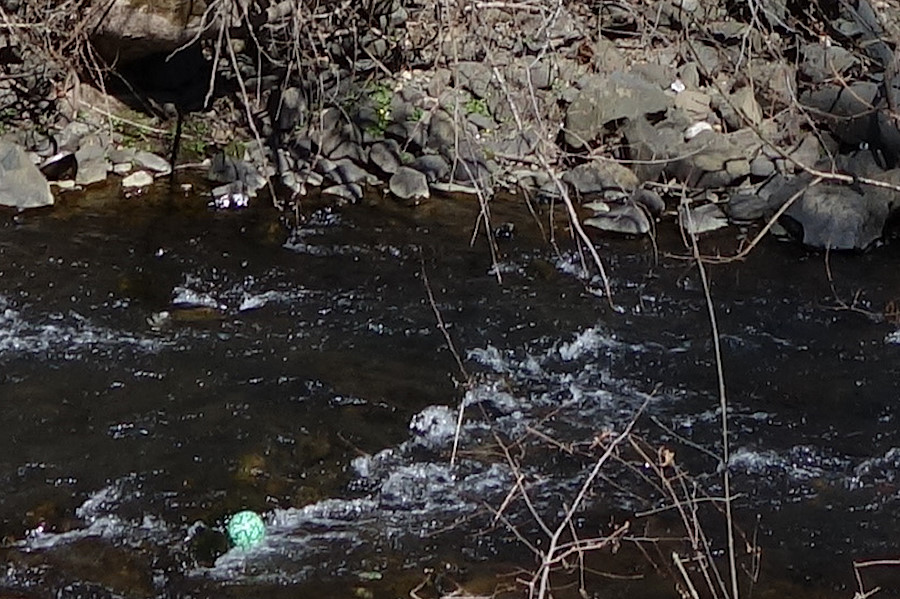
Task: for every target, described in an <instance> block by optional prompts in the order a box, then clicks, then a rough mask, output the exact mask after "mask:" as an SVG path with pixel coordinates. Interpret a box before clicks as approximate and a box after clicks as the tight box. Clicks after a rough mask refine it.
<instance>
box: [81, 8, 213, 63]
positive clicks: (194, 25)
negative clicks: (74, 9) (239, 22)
mask: <svg viewBox="0 0 900 599" xmlns="http://www.w3.org/2000/svg"><path fill="white" fill-rule="evenodd" d="M205 9H206V3H205V2H194V1H193V0H94V1H93V2H92V4H91V7H90V8H89V9H88V20H87V27H86V31H90V32H91V41H92V42H93V44H94V47H95V48H96V49H97V51H98V52H99V53H100V55H101V56H102V57H103V58H104V59H106V60H107V61H108V62H110V63H113V62H115V63H117V64H120V65H121V64H125V63H128V62H131V61H134V60H137V59H139V58H143V57H145V56H150V55H152V54H159V53H162V52H172V51H173V50H175V49H177V48H180V47H181V46H184V45H186V44H188V43H189V42H190V41H191V40H192V39H194V38H195V37H197V35H199V34H200V33H201V31H202V17H203V12H204V10H205Z"/></svg>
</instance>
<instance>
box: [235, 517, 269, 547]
mask: <svg viewBox="0 0 900 599" xmlns="http://www.w3.org/2000/svg"><path fill="white" fill-rule="evenodd" d="M226 528H227V530H228V539H229V540H230V541H231V543H232V544H233V545H234V546H235V547H239V548H241V549H249V548H250V547H253V546H254V545H256V544H257V543H259V542H260V541H262V540H263V537H265V536H266V524H265V523H264V522H263V519H262V518H260V517H259V514H257V513H256V512H252V511H250V510H245V511H243V512H238V513H237V514H235V515H234V516H232V517H231V518H229V520H228V525H227V527H226Z"/></svg>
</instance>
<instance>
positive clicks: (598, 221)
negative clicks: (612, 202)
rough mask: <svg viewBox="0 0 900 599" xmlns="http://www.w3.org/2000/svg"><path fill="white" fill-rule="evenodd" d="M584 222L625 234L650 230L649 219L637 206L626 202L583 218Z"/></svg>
mask: <svg viewBox="0 0 900 599" xmlns="http://www.w3.org/2000/svg"><path fill="white" fill-rule="evenodd" d="M584 224H586V225H588V226H590V227H594V228H596V229H601V230H603V231H611V232H613V233H624V234H626V235H646V234H647V233H649V232H650V219H649V218H648V217H647V214H646V212H644V210H642V209H641V208H640V207H639V206H636V205H635V204H632V203H631V202H628V203H627V204H623V205H620V206H611V207H610V209H609V212H606V213H603V214H598V215H597V216H594V217H592V218H586V219H584Z"/></svg>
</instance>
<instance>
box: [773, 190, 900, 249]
mask: <svg viewBox="0 0 900 599" xmlns="http://www.w3.org/2000/svg"><path fill="white" fill-rule="evenodd" d="M861 191H862V190H856V189H853V188H852V187H849V186H846V185H834V184H827V183H826V184H821V185H817V186H815V187H811V188H809V189H807V190H806V192H805V193H804V194H803V196H802V197H801V198H800V199H798V200H797V201H796V202H795V203H794V204H793V205H792V206H791V207H790V208H789V209H788V211H787V212H786V213H785V216H786V217H788V218H789V219H791V220H793V221H794V222H795V223H796V224H797V225H799V227H800V228H801V229H802V239H803V243H804V244H805V245H808V246H812V247H816V248H823V249H832V250H852V249H865V248H867V247H869V246H870V245H871V244H872V243H873V242H875V241H876V240H877V239H879V238H880V237H881V235H882V233H883V231H884V225H885V222H886V221H887V219H888V217H889V216H890V214H891V213H892V212H894V211H896V210H897V208H898V205H897V204H896V203H895V202H893V201H892V200H891V195H892V192H888V191H886V190H883V189H880V188H866V189H865V190H864V193H861ZM788 228H789V229H790V227H788ZM796 228H797V227H794V229H796Z"/></svg>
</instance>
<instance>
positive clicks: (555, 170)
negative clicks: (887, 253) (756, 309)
mask: <svg viewBox="0 0 900 599" xmlns="http://www.w3.org/2000/svg"><path fill="white" fill-rule="evenodd" d="M113 4H115V5H116V6H117V7H118V8H119V9H121V10H125V11H126V12H127V10H128V7H127V3H125V4H123V5H122V6H119V3H113ZM168 5H171V7H170V8H171V10H173V11H174V12H173V13H172V14H170V15H169V17H168V19H169V25H171V24H172V21H173V19H175V20H177V19H176V17H177V18H180V19H181V20H180V21H178V23H180V25H179V26H178V27H174V29H173V28H172V27H168V29H166V30H165V35H162V34H160V40H158V42H153V34H152V33H148V31H146V30H142V32H140V35H139V37H140V44H136V43H135V44H132V45H130V46H129V53H130V54H129V56H128V58H135V57H134V56H131V54H134V53H135V52H136V51H137V49H141V51H142V52H146V51H149V50H151V49H154V48H157V49H159V48H163V47H165V50H166V51H169V50H171V49H172V48H173V47H174V46H175V45H176V44H179V43H183V42H184V39H186V38H190V39H194V38H197V39H198V40H200V38H202V37H203V35H213V37H214V34H215V33H216V32H217V31H222V30H223V29H221V28H219V29H217V23H218V25H219V26H220V27H228V28H231V29H232V30H235V28H236V26H237V25H245V26H249V27H256V28H257V33H258V36H257V37H255V38H254V39H253V43H254V44H256V45H257V46H256V47H259V48H261V49H263V50H265V52H264V53H263V54H262V55H257V58H256V59H254V60H251V59H250V58H249V55H248V54H247V55H245V54H242V53H241V50H242V49H243V48H245V46H246V45H245V46H242V45H241V44H240V43H238V42H240V40H235V41H234V43H233V44H232V47H231V51H227V49H226V51H222V46H221V45H219V46H216V45H215V44H213V46H212V48H213V49H215V50H216V55H218V56H219V57H220V64H216V65H212V66H211V68H213V69H214V70H215V71H216V72H218V73H219V77H220V79H224V80H229V78H230V81H231V82H233V83H234V84H235V85H234V87H235V88H236V89H240V90H242V91H241V93H240V94H239V95H238V97H237V99H238V100H239V101H242V102H244V103H245V104H246V105H247V106H248V108H249V110H247V111H234V113H235V114H238V115H243V116H246V115H248V114H251V115H252V122H246V121H245V122H243V123H242V125H243V126H246V127H247V129H248V130H253V131H254V132H255V133H257V134H258V136H256V135H254V137H256V138H257V143H255V144H250V145H252V146H253V150H252V151H251V152H249V153H248V156H250V155H252V158H253V159H252V160H250V161H249V162H243V161H234V160H231V159H227V158H225V157H224V156H223V157H220V158H218V159H217V161H215V162H214V164H213V167H212V169H211V178H212V179H213V180H215V181H218V182H221V183H223V185H222V186H221V187H220V188H217V191H216V195H217V197H218V198H224V200H223V201H225V202H227V203H229V205H231V204H235V203H240V202H242V201H244V200H245V199H246V198H247V197H249V196H250V195H252V194H253V193H255V192H256V190H257V189H259V188H260V187H261V186H262V185H263V182H264V181H265V180H266V179H267V178H268V177H270V176H272V175H275V177H274V178H275V180H276V181H277V182H278V183H279V184H281V185H284V186H285V187H286V188H288V189H289V190H290V191H291V192H292V193H293V194H294V195H295V196H300V195H303V194H305V193H307V192H308V190H309V189H310V188H321V192H322V193H323V194H326V195H328V196H332V197H334V198H336V199H337V200H339V201H351V202H352V201H357V200H359V199H361V198H362V197H363V194H364V193H365V189H366V188H367V187H370V186H377V187H380V188H382V189H384V190H386V191H389V192H390V193H392V194H393V195H395V196H397V197H399V198H401V199H404V200H409V201H413V202H418V201H423V200H426V199H428V198H429V197H430V196H431V195H432V194H433V193H434V192H435V191H454V192H469V193H474V194H478V195H480V196H481V197H483V198H489V197H491V196H492V195H493V194H494V193H496V192H497V191H507V192H513V193H525V194H528V195H529V196H530V197H532V198H535V199H537V200H538V201H545V202H555V201H560V200H561V199H564V198H563V196H568V197H569V198H573V199H574V200H575V201H576V203H578V204H579V205H580V206H581V207H582V209H583V217H584V219H585V223H586V224H588V225H591V226H593V227H595V228H598V229H602V230H605V231H615V232H620V233H627V234H635V235H642V234H648V233H649V232H651V231H652V229H653V221H654V219H658V218H660V217H661V216H664V215H672V217H673V220H675V221H676V222H679V223H680V224H681V226H684V227H685V228H687V229H689V230H690V231H692V232H694V233H696V234H702V233H705V232H708V231H711V230H715V229H717V228H720V227H723V226H726V225H727V224H728V223H746V222H749V221H754V220H761V219H770V218H773V216H774V215H780V219H781V223H782V224H783V225H784V228H785V229H786V230H787V231H794V232H796V233H797V234H798V236H799V238H800V239H802V241H803V242H804V243H806V244H808V245H811V246H815V247H827V248H835V249H850V248H865V247H868V246H870V245H871V244H872V243H874V242H875V241H877V240H878V239H879V238H880V237H881V236H882V235H883V230H884V227H885V223H886V222H888V220H889V219H890V218H891V217H892V215H894V214H897V212H898V209H900V203H898V202H897V201H896V200H895V199H894V198H895V196H896V195H897V194H896V188H897V186H896V185H895V182H900V175H898V174H897V171H896V170H895V168H896V167H897V166H898V162H900V129H898V127H897V123H896V118H895V117H896V114H897V111H896V110H895V107H896V106H897V105H898V100H897V96H898V88H900V77H898V69H897V68H896V64H897V63H898V62H900V61H898V60H896V59H895V56H894V51H893V46H892V45H891V44H888V43H887V42H886V41H885V40H890V39H894V38H895V37H896V35H895V31H896V30H897V29H898V28H897V27H895V25H894V24H892V23H891V22H890V21H886V20H884V19H883V18H882V17H884V16H885V15H889V14H890V11H889V10H885V9H884V8H883V7H880V9H881V12H880V13H879V12H877V11H876V10H875V8H873V6H872V4H871V3H870V2H869V0H854V1H852V2H846V3H840V4H839V5H835V6H834V7H831V8H829V9H828V10H831V12H830V13H828V14H825V13H822V14H819V15H813V17H816V16H817V18H819V22H820V23H826V25H825V26H823V27H824V28H823V29H821V31H820V32H819V34H818V35H816V36H806V35H805V34H804V32H805V31H809V30H811V27H809V20H810V18H811V16H810V14H809V12H808V11H804V10H801V9H799V8H797V7H793V6H788V4H786V3H784V2H783V1H782V0H760V2H759V3H757V5H758V7H759V11H758V12H753V11H750V12H748V13H747V14H741V13H740V12H737V13H735V12H734V11H730V9H729V6H730V5H729V4H728V3H726V2H724V1H723V2H716V1H713V2H704V3H698V2H694V1H688V0H665V1H663V2H660V3H653V5H652V6H649V5H648V6H644V5H634V6H632V5H628V7H627V9H626V8H625V7H622V6H618V5H614V4H613V3H600V5H599V6H592V5H588V4H585V3H580V2H572V3H562V4H560V3H556V2H546V3H545V2H536V3H531V4H528V5H527V6H517V5H513V4H509V5H507V4H486V5H483V6H482V5H471V6H470V5H468V4H467V3H461V4H458V5H456V4H455V5H453V6H452V7H451V6H446V5H445V3H439V2H437V1H436V0H422V1H421V2H418V3H416V4H415V5H408V4H407V3H404V2H402V1H401V0H384V1H381V2H373V3H367V4H365V6H356V5H351V4H347V3H344V4H340V5H337V4H335V5H331V4H329V5H328V6H324V7H319V8H317V5H316V6H313V5H309V6H307V5H305V4H302V3H301V4H298V3H295V2H277V3H276V2H263V1H260V2H256V3H251V4H250V9H249V10H248V11H243V12H242V11H238V12H237V13H231V12H227V11H224V10H220V11H218V12H214V13H206V14H195V13H191V12H190V11H187V12H185V10H182V9H180V8H178V6H177V5H178V2H170V3H167V6H168ZM755 6H756V5H755ZM173 7H174V8H173ZM326 9H327V10H326ZM131 10H137V9H131ZM142 10H143V9H142ZM148 10H149V9H148ZM164 10H165V9H164V8H162V7H155V8H154V9H153V10H152V11H150V12H151V13H152V15H149V16H148V15H147V14H143V13H142V14H143V17H144V18H143V19H131V20H129V19H125V18H123V19H121V21H122V23H128V22H132V23H134V22H140V23H145V24H146V23H149V22H158V21H160V19H163V17H161V16H160V15H161V11H164ZM298 10H305V11H316V10H319V11H320V12H319V13H315V14H314V15H307V14H305V13H304V15H303V16H304V20H303V23H304V24H305V26H306V27H315V28H318V29H317V31H318V32H319V33H327V34H328V35H298V34H299V33H301V32H300V31H299V30H298V29H296V28H297V27H298V26H299V25H298V23H299V21H298V15H297V14H296V11H298ZM597 10H599V11H600V13H602V14H599V15H598V14H596V12H595V11H597ZM811 10H813V12H815V11H820V10H824V9H821V8H815V9H811ZM179 11H180V12H179ZM173 15H174V16H173ZM151 17H152V18H151ZM598 18H599V21H598ZM163 20H165V19H163ZM114 21H115V20H111V21H109V22H108V23H107V24H105V25H104V27H103V28H100V29H98V31H102V36H101V37H99V38H98V39H97V40H96V43H97V44H99V46H100V47H101V48H103V49H104V52H106V53H107V54H108V53H109V52H110V48H116V47H118V46H121V45H123V44H125V43H126V40H127V39H129V36H132V37H134V36H135V35H138V34H136V33H134V32H131V33H129V32H127V31H124V30H123V29H122V28H119V29H118V30H117V29H116V27H114V26H113V25H114ZM115 22H117V21H115ZM597 22H600V23H602V24H603V28H602V29H601V30H600V31H599V33H598V30H597V26H596V24H597ZM122 27H123V28H124V25H123V26H122ZM201 33H202V35H201ZM307 33H309V32H307ZM98 35H100V34H98ZM117 36H118V37H117ZM191 36H193V37H191ZM316 40H324V41H322V42H321V43H318V42H316ZM788 41H789V42H790V44H796V51H797V56H796V57H793V56H791V57H788V56H786V54H787V49H786V44H787V43H788ZM198 43H202V40H200V41H198ZM232 52H234V54H232ZM207 55H208V57H211V56H212V54H210V53H207ZM226 55H227V56H228V57H229V58H228V59H227V60H226V59H225V58H223V57H224V56H226ZM197 56H200V55H199V54H198V55H197ZM260 56H264V57H265V58H266V60H262V59H261V58H260ZM292 57H293V58H292ZM298 57H299V58H298ZM120 58H124V56H120ZM201 59H202V58H201ZM269 59H271V60H270V61H269ZM286 64H287V65H289V68H288V69H287V70H285V68H284V67H285V65H286ZM198 72H199V71H198ZM162 79H166V77H165V76H163V77H162ZM193 79H195V80H196V79H200V77H193ZM77 126H78V123H77V122H75V123H71V124H70V125H68V127H67V128H71V127H77ZM67 128H64V129H63V130H62V131H61V132H60V136H61V137H63V138H66V137H67V136H68V137H77V139H78V143H77V144H76V145H72V144H66V143H65V141H64V140H63V139H59V140H56V144H55V146H58V147H54V148H53V150H54V152H55V151H56V150H57V149H60V148H65V149H67V150H68V151H70V152H72V153H73V154H74V157H75V162H76V164H77V166H78V170H77V175H76V178H75V181H76V183H80V184H88V183H90V182H91V181H95V180H99V179H101V178H103V177H105V174H106V173H107V172H109V171H110V170H113V169H121V170H122V171H124V170H125V169H126V167H125V166H122V165H124V164H135V165H136V167H135V168H138V169H139V170H146V171H152V172H154V173H156V174H161V173H164V172H166V169H167V168H170V167H169V166H168V165H165V167H164V166H163V165H162V164H161V163H157V164H156V166H155V167H153V166H149V165H147V164H144V163H143V162H142V160H141V159H140V158H139V157H138V153H134V154H130V155H128V156H125V155H124V154H121V152H122V151H120V150H116V151H115V152H116V153H113V152H111V151H109V149H108V148H109V147H110V143H109V141H108V140H105V139H103V138H102V134H98V133H96V132H84V134H82V135H74V134H73V133H72V131H71V130H69V131H68V133H66V131H67ZM260 141H262V142H263V143H262V144H260V143H259V142H260ZM25 145H26V146H28V147H29V148H30V149H33V150H36V148H35V145H34V144H33V143H32V144H27V143H26V144H25ZM76 146H77V147H76ZM113 162H117V163H118V165H119V166H115V165H114V164H113ZM250 163H252V164H254V165H256V166H255V167H253V168H250V167H249V164H250ZM129 177H131V178H132V179H128V182H129V184H131V183H140V182H141V180H142V179H143V181H147V177H146V176H143V175H137V174H131V175H129ZM873 183H875V184H873Z"/></svg>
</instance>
